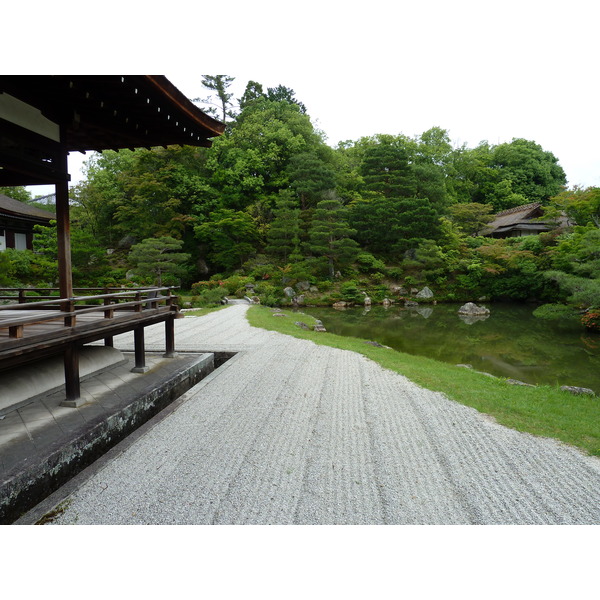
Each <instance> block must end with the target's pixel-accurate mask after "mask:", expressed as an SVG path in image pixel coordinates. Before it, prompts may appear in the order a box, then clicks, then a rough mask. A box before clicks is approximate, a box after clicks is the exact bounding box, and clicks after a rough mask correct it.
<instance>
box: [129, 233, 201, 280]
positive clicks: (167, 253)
mask: <svg viewBox="0 0 600 600" xmlns="http://www.w3.org/2000/svg"><path fill="white" fill-rule="evenodd" d="M182 246H183V242H182V241H181V240H176V239H174V238H172V237H169V236H162V237H159V238H148V239H145V240H143V241H141V242H140V243H139V244H135V245H134V246H132V247H131V251H130V252H129V261H130V263H131V264H132V267H133V269H132V270H133V272H134V273H135V274H136V275H138V276H139V277H141V278H142V279H144V280H149V279H151V280H152V283H155V284H156V285H158V286H159V287H160V286H162V285H163V283H170V284H175V283H178V280H179V279H180V278H181V277H182V276H183V275H184V274H185V266H184V265H185V263H186V262H187V261H188V260H189V258H190V255H189V254H185V253H184V252H181V247H182Z"/></svg>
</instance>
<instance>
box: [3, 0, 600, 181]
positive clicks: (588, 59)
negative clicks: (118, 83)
mask: <svg viewBox="0 0 600 600" xmlns="http://www.w3.org/2000/svg"><path fill="white" fill-rule="evenodd" d="M58 4H59V5H64V6H65V7H71V8H73V11H72V12H71V13H69V14H67V29H68V34H67V35H66V36H64V39H62V38H61V36H60V35H57V36H55V38H54V40H53V42H54V43H53V44H49V40H48V39H46V41H45V42H44V43H43V44H42V46H43V52H41V53H40V50H41V49H42V48H41V47H40V46H38V45H32V46H31V47H32V49H33V50H35V55H33V56H32V57H25V58H24V59H22V58H19V59H18V61H17V62H16V63H15V68H14V69H13V66H12V65H11V66H10V69H3V70H5V72H16V73H19V72H24V73H35V72H47V73H53V72H54V73H82V74H83V73H128V72H129V73H154V74H165V75H166V76H167V77H168V78H169V79H170V80H171V81H172V82H173V83H174V84H175V85H176V86H177V87H179V88H180V89H181V90H182V91H183V92H184V93H185V94H186V95H188V96H190V97H196V96H203V95H205V90H203V88H202V86H201V84H200V78H201V74H203V73H209V74H216V73H226V74H228V75H231V76H234V77H235V78H236V81H235V84H234V88H233V89H235V92H236V96H238V97H239V96H240V95H241V94H242V93H243V90H244V87H245V85H246V83H247V81H248V80H250V79H254V80H256V81H258V82H260V83H262V84H263V85H264V87H265V88H266V87H272V86H275V85H278V84H280V83H281V84H283V85H285V86H288V87H291V88H293V89H294V90H295V92H296V97H297V98H298V99H299V100H301V101H302V102H304V104H305V105H306V106H307V109H308V113H309V115H310V116H311V118H312V120H313V122H314V123H315V125H316V126H317V127H319V128H320V129H322V130H323V131H324V132H325V133H326V134H327V136H328V142H329V143H330V144H331V145H335V144H336V143H337V142H338V141H340V140H345V139H353V140H354V139H358V138H359V137H361V136H363V135H373V134H375V133H391V134H397V133H404V134H406V135H409V136H412V135H415V134H419V133H422V132H423V131H425V130H426V129H428V128H430V127H432V126H434V125H437V126H440V127H442V128H444V129H448V130H449V133H450V137H451V139H452V140H453V142H454V143H455V144H462V143H466V144H467V145H468V146H469V147H473V146H475V145H477V144H478V143H479V142H480V141H481V140H488V141H489V142H490V143H492V144H497V143H501V142H505V141H510V140H511V139H512V138H513V137H523V138H526V139H530V140H534V141H535V142H537V143H539V144H540V145H541V146H542V147H543V148H544V149H545V150H549V151H551V152H553V153H554V154H555V155H556V156H557V158H558V159H559V162H560V164H561V165H562V167H563V168H564V169H565V171H566V173H567V178H568V182H569V184H570V185H575V184H579V185H582V186H590V185H600V144H599V140H600V120H599V119H598V100H597V98H598V96H597V92H598V89H597V88H598V84H597V70H598V58H599V56H598V55H599V53H598V49H597V31H596V29H597V28H596V23H597V22H598V21H597V17H598V13H599V9H598V8H597V7H596V4H597V3H595V2H593V1H592V0H571V1H569V2H565V1H561V2H556V1H554V0H547V1H544V2H542V1H538V0H521V1H518V2H517V1H515V0H506V1H504V2H501V3H500V2H486V1H484V0H479V1H473V0H454V1H452V2H450V1H442V0H430V1H426V0H421V1H420V2H418V3H417V2H406V1H405V0H399V1H398V0H397V1H396V2H395V3H394V4H392V3H390V2H385V1H382V0H371V1H370V2H355V1H352V0H349V1H346V2H343V3H342V2H339V3H338V2H328V1H327V0H321V1H320V2H316V1H314V0H306V1H305V2H303V3H301V4H300V3H294V4H291V3H289V4H288V3H283V2H274V1H264V0H263V1H261V0H254V1H253V2H240V1H238V0H236V1H230V2H228V3H226V5H225V6H226V9H223V10H219V9H218V8H217V5H216V4H215V5H214V8H211V9H206V8H201V9H200V8H198V9H197V14H196V15H194V11H193V10H191V11H190V10H189V9H187V10H186V9H185V8H184V6H186V7H189V6H192V4H190V3H181V2H177V1H175V2H171V3H170V4H169V5H168V6H169V7H171V8H172V10H171V11H169V12H167V9H166V8H165V7H166V6H167V5H165V4H164V3H158V2H153V1H146V2H142V3H140V2H135V1H133V2H128V3H125V2H115V1H114V0H107V1H106V2H104V3H103V5H102V9H101V10H100V9H98V10H97V11H96V12H94V13H93V14H89V15H88V16H87V18H86V14H85V13H86V12H87V11H88V10H91V9H86V8H81V7H82V5H83V3H76V2H71V1H67V2H62V3H61V2H58ZM51 6H55V4H52V5H46V4H44V5H40V7H39V13H40V14H39V23H37V24H34V29H35V27H36V26H39V28H40V31H41V30H42V29H43V30H44V31H47V22H46V20H45V19H46V18H48V19H50V18H51V14H52V9H51ZM140 7H143V9H142V10H140ZM10 10H13V11H21V13H23V14H22V18H25V16H26V15H27V11H26V10H25V9H19V8H17V9H12V8H11V9H10ZM82 12H83V14H82ZM46 13H47V14H46ZM117 15H118V16H117ZM69 19H70V20H71V21H72V22H71V23H70V25H69ZM92 23H93V25H94V28H93V31H90V30H89V26H90V25H91V24H92ZM133 23H134V24H133ZM44 28H45V29H44ZM3 35H4V33H3ZM8 35H9V36H10V35H14V36H15V40H14V43H15V44H19V43H20V42H21V41H22V32H21V31H19V30H16V31H15V32H9V33H8ZM29 39H36V36H35V35H34V36H31V37H29ZM8 43H10V40H5V45H6V44H8ZM21 61H23V62H21ZM83 159H85V157H83ZM81 162H82V157H81V155H79V156H77V155H76V156H75V157H73V160H72V161H71V174H72V177H73V182H77V181H78V180H79V179H80V178H81V175H80V174H79V164H80V163H81Z"/></svg>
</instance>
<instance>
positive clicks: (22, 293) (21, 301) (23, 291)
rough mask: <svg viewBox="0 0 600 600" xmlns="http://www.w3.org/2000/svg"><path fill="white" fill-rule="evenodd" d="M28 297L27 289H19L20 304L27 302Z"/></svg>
mask: <svg viewBox="0 0 600 600" xmlns="http://www.w3.org/2000/svg"><path fill="white" fill-rule="evenodd" d="M26 301H27V300H26V298H25V290H23V289H20V290H19V304H25V302H26Z"/></svg>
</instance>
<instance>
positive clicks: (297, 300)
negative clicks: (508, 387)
mask: <svg viewBox="0 0 600 600" xmlns="http://www.w3.org/2000/svg"><path fill="white" fill-rule="evenodd" d="M292 302H293V303H294V305H296V306H298V305H302V304H304V294H300V295H299V296H294V298H293V299H292Z"/></svg>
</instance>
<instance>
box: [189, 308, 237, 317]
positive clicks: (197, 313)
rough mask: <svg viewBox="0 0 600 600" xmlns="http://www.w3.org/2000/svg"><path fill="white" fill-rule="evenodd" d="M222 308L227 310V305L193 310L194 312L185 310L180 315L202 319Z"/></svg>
mask: <svg viewBox="0 0 600 600" xmlns="http://www.w3.org/2000/svg"><path fill="white" fill-rule="evenodd" d="M224 308H227V305H224V306H213V307H210V308H195V309H194V310H186V311H185V312H184V313H182V314H183V315H185V316H186V317H203V316H204V315H207V314H208V313H211V312H215V311H217V310H223V309H224Z"/></svg>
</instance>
